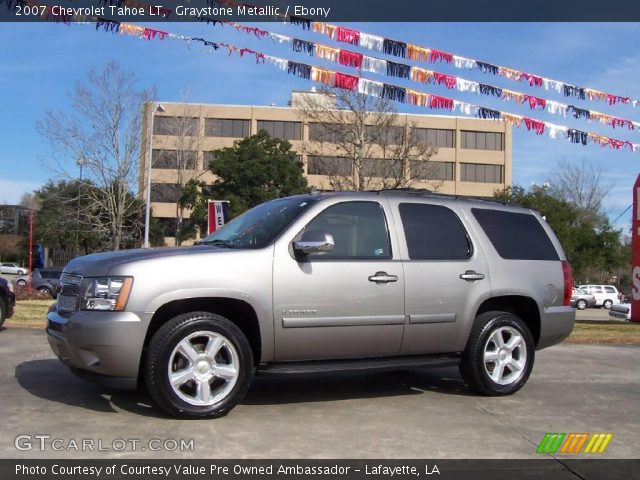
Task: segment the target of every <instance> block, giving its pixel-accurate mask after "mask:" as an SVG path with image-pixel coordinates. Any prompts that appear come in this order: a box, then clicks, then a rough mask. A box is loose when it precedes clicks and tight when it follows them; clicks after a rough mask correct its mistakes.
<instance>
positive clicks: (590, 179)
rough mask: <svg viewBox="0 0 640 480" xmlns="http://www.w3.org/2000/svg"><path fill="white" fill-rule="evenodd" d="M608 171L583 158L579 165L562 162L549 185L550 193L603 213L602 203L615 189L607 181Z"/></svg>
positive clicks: (586, 208)
mask: <svg viewBox="0 0 640 480" xmlns="http://www.w3.org/2000/svg"><path fill="white" fill-rule="evenodd" d="M605 175H606V171H605V169H604V168H603V167H602V166H601V165H599V164H595V163H593V162H592V161H591V160H588V159H586V158H583V159H582V161H581V162H579V163H572V162H568V161H567V160H564V159H563V160H560V161H559V162H558V164H557V167H556V168H555V170H554V173H553V177H550V178H549V179H548V180H547V181H548V183H549V193H550V194H551V195H553V196H554V197H556V198H560V199H562V200H565V201H567V202H569V203H572V204H574V205H576V206H577V207H580V208H582V209H584V210H585V211H588V212H592V213H593V214H595V215H600V214H601V213H602V201H603V200H604V198H605V197H606V196H607V194H608V193H609V192H610V191H611V189H612V188H613V183H610V182H608V181H606V180H605V178H606V177H605Z"/></svg>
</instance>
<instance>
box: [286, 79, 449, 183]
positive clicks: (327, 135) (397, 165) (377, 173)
mask: <svg viewBox="0 0 640 480" xmlns="http://www.w3.org/2000/svg"><path fill="white" fill-rule="evenodd" d="M294 106H295V107H296V108H297V109H298V110H299V112H300V114H301V116H302V118H303V119H304V120H305V121H307V122H308V123H309V130H310V132H311V131H313V132H314V134H313V138H310V139H309V140H310V141H309V142H306V143H305V147H304V149H305V153H306V154H307V158H308V159H309V158H310V157H311V159H312V161H313V164H314V165H313V168H314V171H317V172H318V174H320V175H326V176H327V177H328V181H329V186H330V187H331V188H332V189H333V190H356V191H363V190H370V189H376V188H408V187H412V186H414V185H415V184H416V183H418V182H424V183H427V184H428V185H429V188H431V189H433V190H437V189H438V188H439V187H440V185H441V184H442V182H441V180H439V178H440V175H439V170H440V165H439V164H438V163H436V162H429V159H430V158H431V157H432V156H433V155H434V154H435V153H437V150H436V148H435V147H433V146H432V145H429V144H427V142H426V141H424V139H422V138H420V137H419V135H418V129H417V128H416V126H415V124H413V123H407V122H403V121H402V120H401V119H400V116H399V115H398V113H397V112H396V110H395V109H394V107H393V105H392V104H391V102H390V101H389V100H387V99H382V98H375V97H370V96H367V95H363V94H360V93H357V92H352V91H348V90H342V89H337V88H329V89H324V90H322V91H320V92H319V93H310V94H306V95H301V96H300V101H299V102H297V103H296V104H295V105H294Z"/></svg>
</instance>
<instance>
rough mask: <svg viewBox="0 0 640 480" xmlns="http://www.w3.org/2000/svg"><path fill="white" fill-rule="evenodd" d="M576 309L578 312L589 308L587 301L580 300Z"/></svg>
mask: <svg viewBox="0 0 640 480" xmlns="http://www.w3.org/2000/svg"><path fill="white" fill-rule="evenodd" d="M576 308H577V309H578V310H584V309H585V308H587V301H586V300H578V301H577V302H576Z"/></svg>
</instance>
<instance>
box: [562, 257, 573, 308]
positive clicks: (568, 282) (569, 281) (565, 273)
mask: <svg viewBox="0 0 640 480" xmlns="http://www.w3.org/2000/svg"><path fill="white" fill-rule="evenodd" d="M562 277H563V279H564V297H563V299H562V305H564V306H565V307H568V306H569V305H570V304H571V291H572V289H573V273H572V272H571V265H569V262H567V261H566V260H563V261H562Z"/></svg>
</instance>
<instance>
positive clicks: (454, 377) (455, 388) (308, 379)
mask: <svg viewBox="0 0 640 480" xmlns="http://www.w3.org/2000/svg"><path fill="white" fill-rule="evenodd" d="M425 392H434V393H443V394H446V395H464V396H467V395H471V396H474V395H475V394H474V393H473V392H472V391H471V390H470V389H469V387H467V385H466V384H465V383H464V381H463V380H462V378H461V377H460V374H459V373H458V369H457V368H456V367H444V368H437V369H436V368H433V369H428V370H427V369H416V370H400V371H386V372H366V373H362V372H345V373H322V374H297V375H283V374H280V375H275V374H269V375H258V376H256V377H255V378H254V380H253V383H252V384H251V388H250V389H249V392H248V393H247V395H246V397H245V398H244V400H243V402H242V403H244V404H250V405H277V404H286V403H305V402H328V401H335V400H348V399H356V398H379V397H393V396H399V395H420V394H423V393H425Z"/></svg>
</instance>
